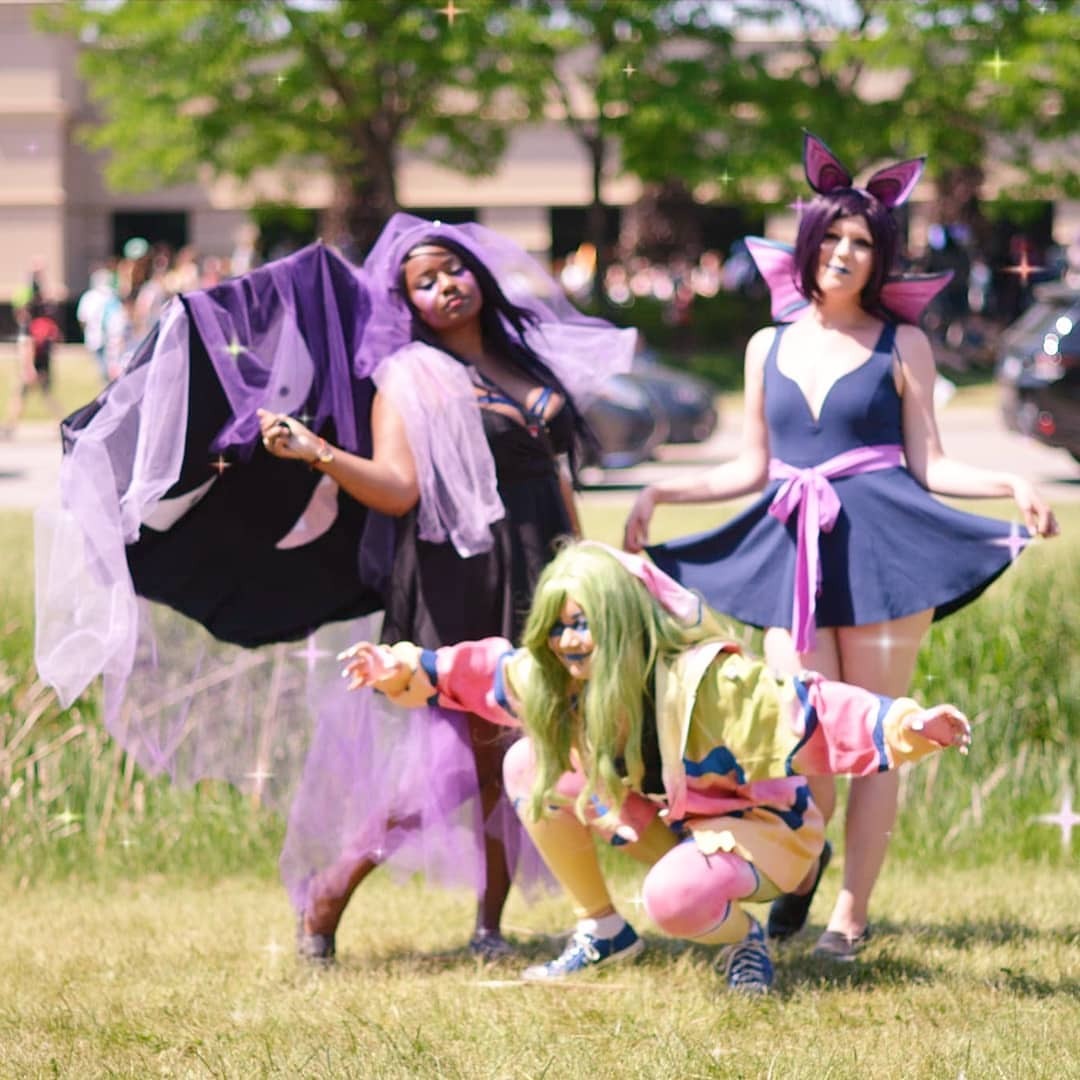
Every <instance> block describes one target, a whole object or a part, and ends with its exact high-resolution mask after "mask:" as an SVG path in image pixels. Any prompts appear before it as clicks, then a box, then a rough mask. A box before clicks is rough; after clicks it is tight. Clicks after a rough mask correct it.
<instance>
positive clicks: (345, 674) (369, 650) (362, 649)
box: [338, 641, 412, 693]
mask: <svg viewBox="0 0 1080 1080" xmlns="http://www.w3.org/2000/svg"><path fill="white" fill-rule="evenodd" d="M338 659H339V660H344V661H346V664H345V667H344V668H343V669H342V672H341V677H342V678H343V679H348V680H349V684H348V689H350V690H360V689H361V688H363V687H365V686H371V687H374V688H375V689H376V690H381V691H382V692H383V693H392V692H394V691H397V690H401V689H404V686H405V685H406V684H407V683H408V681H409V677H410V676H411V674H412V672H411V671H410V670H409V667H408V665H407V664H405V663H404V662H403V661H402V660H399V659H398V658H397V657H396V656H395V655H394V653H393V652H392V651H391V649H390V646H389V645H373V644H372V643H371V642H370V641H358V642H357V643H356V644H355V645H352V646H350V647H349V648H348V649H346V650H345V651H344V652H341V653H338Z"/></svg>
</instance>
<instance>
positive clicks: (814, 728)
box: [787, 672, 971, 776]
mask: <svg viewBox="0 0 1080 1080" xmlns="http://www.w3.org/2000/svg"><path fill="white" fill-rule="evenodd" d="M793 683H794V688H795V691H796V696H795V701H794V702H793V708H794V711H795V721H794V724H793V728H794V729H795V732H796V734H798V735H799V741H798V743H797V744H796V746H795V747H794V749H793V750H792V751H791V752H790V753H789V754H788V770H787V771H789V772H795V773H801V774H802V775H804V776H819V775H829V774H838V775H846V776H867V775H870V774H872V773H876V772H885V771H886V770H888V769H895V768H896V767H897V766H898V765H902V764H904V763H905V762H908V761H918V760H919V758H922V757H925V756H926V755H927V754H931V753H933V752H935V751H937V750H941V749H944V748H946V747H949V746H955V747H956V748H957V749H958V750H959V751H960V752H961V753H962V754H966V753H967V751H968V747H969V746H970V745H971V725H970V724H969V723H968V721H967V718H966V717H965V716H964V714H963V713H962V712H960V710H959V709H957V708H956V707H955V706H953V705H936V706H933V707H931V708H928V709H924V708H922V707H921V706H919V705H918V703H916V702H915V701H912V700H911V698H889V697H883V696H881V695H879V694H873V693H871V692H870V691H868V690H863V689H861V688H860V687H856V686H850V685H848V684H847V683H842V682H833V681H830V680H828V679H823V678H822V677H821V676H820V675H816V674H814V673H812V672H811V673H806V674H804V675H800V676H799V677H797V678H796V679H795V680H793Z"/></svg>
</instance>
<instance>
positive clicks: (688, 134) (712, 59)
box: [524, 0, 732, 299]
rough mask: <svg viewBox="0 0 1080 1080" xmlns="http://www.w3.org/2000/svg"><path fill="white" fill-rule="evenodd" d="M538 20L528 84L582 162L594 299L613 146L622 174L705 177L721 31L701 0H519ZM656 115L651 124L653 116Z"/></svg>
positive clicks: (722, 60) (726, 52) (725, 35)
mask: <svg viewBox="0 0 1080 1080" xmlns="http://www.w3.org/2000/svg"><path fill="white" fill-rule="evenodd" d="M524 6H525V7H526V8H527V9H528V10H530V11H532V12H534V13H535V14H536V15H537V17H538V19H539V21H540V25H541V26H542V27H543V33H542V41H543V48H540V49H534V53H533V61H532V62H533V64H534V65H535V67H534V70H533V73H532V74H531V77H530V85H541V86H542V87H543V88H544V92H545V95H546V98H547V103H548V109H549V111H550V112H552V113H553V114H554V115H557V116H559V117H560V118H561V119H562V121H563V122H564V123H565V124H566V125H567V126H568V127H569V128H570V130H571V131H572V132H573V134H574V135H575V136H576V137H577V139H578V140H579V142H580V143H581V145H582V147H583V148H584V150H585V153H586V155H587V156H588V160H589V168H590V182H591V199H590V204H589V209H588V214H587V218H586V230H585V239H586V240H587V241H588V242H589V243H590V244H592V245H593V247H594V248H595V250H596V254H597V266H596V273H595V276H594V279H593V280H594V289H595V290H596V296H597V298H598V299H599V298H601V296H602V293H601V292H600V285H601V283H602V281H603V274H604V265H605V255H606V236H605V232H606V220H607V217H606V208H605V205H604V198H603V181H604V177H605V175H608V174H610V171H611V169H612V166H613V164H614V161H615V157H616V153H618V154H619V156H620V157H621V161H622V169H623V171H626V172H630V173H632V174H635V175H637V176H639V177H640V178H641V179H642V180H644V181H646V182H650V181H655V182H657V183H658V184H659V183H664V182H666V181H669V180H670V179H672V178H673V177H679V178H681V180H682V181H683V182H684V183H686V184H694V183H697V182H698V181H699V180H700V179H701V178H703V177H704V176H705V175H707V174H708V172H709V169H710V165H711V157H710V147H711V145H712V143H711V140H712V139H713V128H714V127H715V112H714V105H715V101H716V94H717V92H718V88H719V86H720V85H721V83H722V78H721V77H720V75H719V72H720V71H721V70H722V69H723V68H724V66H725V65H726V64H729V63H730V62H731V55H730V49H731V42H732V37H731V33H730V31H729V30H728V29H727V28H725V27H723V26H722V25H720V24H718V23H717V22H716V21H715V20H714V19H713V18H712V16H711V14H710V8H711V7H712V5H710V4H709V3H708V2H707V0H701V2H698V0H620V2H619V3H610V2H607V0H532V2H530V0H524ZM657 118H659V124H658V125H657V124H656V123H655V121H656V120H657Z"/></svg>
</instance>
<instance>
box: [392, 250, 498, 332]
mask: <svg viewBox="0 0 1080 1080" xmlns="http://www.w3.org/2000/svg"><path fill="white" fill-rule="evenodd" d="M405 289H406V291H407V292H408V294H409V300H410V301H411V302H412V305H413V307H415V308H416V310H417V311H418V312H419V313H420V318H421V319H423V320H424V322H425V323H427V324H428V326H430V327H431V329H432V330H435V331H440V330H448V329H450V328H452V327H454V326H459V325H461V324H462V323H464V322H468V321H469V320H471V319H474V318H476V316H477V315H479V313H480V308H481V307H482V306H483V297H482V296H481V295H480V286H479V285H478V284H477V281H476V278H475V277H473V275H472V271H470V270H469V269H468V267H466V266H465V264H464V263H463V262H462V261H461V259H460V257H459V256H458V255H456V254H455V253H454V252H452V251H447V250H446V249H445V248H441V247H437V246H436V245H434V244H425V245H423V246H422V247H418V248H414V249H413V250H412V251H411V252H409V254H408V255H407V256H406V260H405Z"/></svg>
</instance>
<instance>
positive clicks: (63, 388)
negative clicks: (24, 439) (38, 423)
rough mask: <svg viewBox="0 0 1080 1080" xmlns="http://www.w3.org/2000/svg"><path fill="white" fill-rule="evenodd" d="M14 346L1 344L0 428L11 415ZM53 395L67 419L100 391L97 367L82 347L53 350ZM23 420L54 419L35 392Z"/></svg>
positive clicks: (7, 343)
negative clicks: (9, 406) (9, 412)
mask: <svg viewBox="0 0 1080 1080" xmlns="http://www.w3.org/2000/svg"><path fill="white" fill-rule="evenodd" d="M15 364H16V357H15V346H14V344H13V343H12V342H10V341H0V425H2V424H3V423H4V422H5V421H6V418H7V415H8V404H9V402H10V400H11V393H12V389H13V388H14V387H15V386H16V385H17V382H16V369H15ZM52 382H53V395H54V397H55V398H56V400H57V402H58V404H59V406H60V412H61V415H63V416H67V415H68V414H69V413H72V412H74V411H75V410H76V409H77V408H78V407H79V406H80V405H85V404H86V403H87V402H89V401H92V400H93V399H94V398H95V397H96V396H97V394H98V392H99V391H100V390H101V376H100V374H99V373H98V369H97V365H96V364H95V363H94V361H93V360H92V359H91V358H90V354H89V353H88V352H87V351H86V349H84V348H83V346H82V345H60V346H58V347H57V348H56V349H54V351H53V361H52ZM22 418H23V419H24V420H50V421H51V420H52V419H53V417H52V415H51V414H50V412H49V409H48V407H47V405H46V403H45V399H44V398H43V397H42V396H41V394H40V393H39V392H38V391H37V390H36V389H32V390H31V391H30V393H29V394H28V395H27V398H26V409H25V411H24V412H23V416H22Z"/></svg>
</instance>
